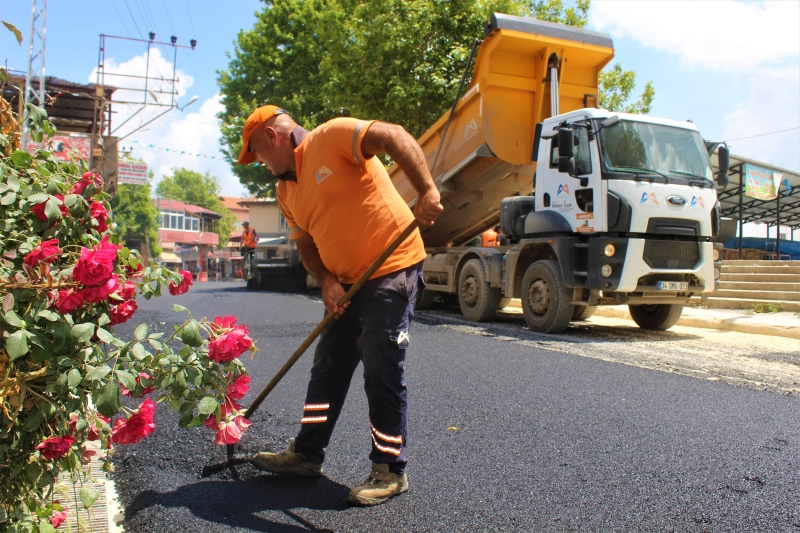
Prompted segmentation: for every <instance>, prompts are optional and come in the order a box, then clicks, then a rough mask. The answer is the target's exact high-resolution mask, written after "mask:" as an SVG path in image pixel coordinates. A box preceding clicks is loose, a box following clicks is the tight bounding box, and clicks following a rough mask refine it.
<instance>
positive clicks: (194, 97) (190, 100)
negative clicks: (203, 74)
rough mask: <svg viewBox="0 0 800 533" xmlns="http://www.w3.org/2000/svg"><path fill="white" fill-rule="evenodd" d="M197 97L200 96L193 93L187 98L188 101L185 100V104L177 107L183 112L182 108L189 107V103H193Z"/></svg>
mask: <svg viewBox="0 0 800 533" xmlns="http://www.w3.org/2000/svg"><path fill="white" fill-rule="evenodd" d="M198 98H200V97H199V96H197V95H194V96H192V97H191V98H189V101H188V102H186V105H185V106H183V107H178V109H180V110H181V113H183V110H184V109H186V108H187V107H189V106H190V105H192V104H193V103H195V102H196V101H197V99H198Z"/></svg>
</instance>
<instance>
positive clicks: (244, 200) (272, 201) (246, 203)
mask: <svg viewBox="0 0 800 533" xmlns="http://www.w3.org/2000/svg"><path fill="white" fill-rule="evenodd" d="M254 204H272V205H277V204H278V202H277V200H275V198H242V199H241V200H240V201H239V205H242V206H245V207H250V206H251V205H254Z"/></svg>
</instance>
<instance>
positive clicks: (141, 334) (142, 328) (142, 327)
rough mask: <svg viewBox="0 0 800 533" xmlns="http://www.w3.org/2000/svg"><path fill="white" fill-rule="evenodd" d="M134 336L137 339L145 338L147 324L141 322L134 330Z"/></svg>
mask: <svg viewBox="0 0 800 533" xmlns="http://www.w3.org/2000/svg"><path fill="white" fill-rule="evenodd" d="M133 336H134V338H136V340H137V341H141V340H144V338H145V337H147V324H139V325H138V326H136V329H135V330H133Z"/></svg>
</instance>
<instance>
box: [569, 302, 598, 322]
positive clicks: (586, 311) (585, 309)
mask: <svg viewBox="0 0 800 533" xmlns="http://www.w3.org/2000/svg"><path fill="white" fill-rule="evenodd" d="M595 311H597V306H596V305H576V306H575V310H574V311H573V312H572V320H586V319H587V318H589V317H590V316H592V315H593V314H594V312H595Z"/></svg>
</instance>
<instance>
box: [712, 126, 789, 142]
mask: <svg viewBox="0 0 800 533" xmlns="http://www.w3.org/2000/svg"><path fill="white" fill-rule="evenodd" d="M794 130H800V126H798V127H796V128H789V129H785V130H778V131H771V132H769V133H761V134H759V135H751V136H749V137H738V138H736V139H725V142H728V141H741V140H744V139H753V138H755V137H766V136H767V135H775V134H776V133H783V132H785V131H794Z"/></svg>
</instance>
